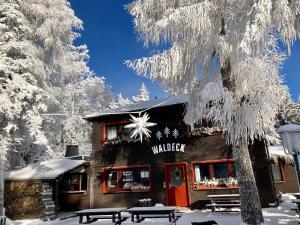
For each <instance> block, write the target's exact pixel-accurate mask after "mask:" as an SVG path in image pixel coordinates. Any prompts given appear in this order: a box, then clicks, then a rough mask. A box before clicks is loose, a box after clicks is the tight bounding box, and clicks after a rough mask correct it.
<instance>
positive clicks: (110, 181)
mask: <svg viewBox="0 0 300 225" xmlns="http://www.w3.org/2000/svg"><path fill="white" fill-rule="evenodd" d="M102 176H103V184H102V185H103V186H102V191H103V192H104V193H120V192H149V191H150V187H151V185H150V166H149V165H143V166H140V165H136V166H123V167H113V168H106V169H104V173H103V174H102Z"/></svg>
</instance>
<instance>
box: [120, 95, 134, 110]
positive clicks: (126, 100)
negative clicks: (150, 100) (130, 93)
mask: <svg viewBox="0 0 300 225" xmlns="http://www.w3.org/2000/svg"><path fill="white" fill-rule="evenodd" d="M117 100H118V101H117V105H118V107H124V106H126V105H130V104H132V102H131V101H130V99H129V98H128V97H126V98H124V97H123V95H122V93H119V94H118V99H117Z"/></svg>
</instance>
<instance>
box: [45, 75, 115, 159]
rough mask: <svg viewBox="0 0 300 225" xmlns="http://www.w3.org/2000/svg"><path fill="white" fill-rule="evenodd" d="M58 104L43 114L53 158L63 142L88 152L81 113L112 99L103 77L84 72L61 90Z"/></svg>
mask: <svg viewBox="0 0 300 225" xmlns="http://www.w3.org/2000/svg"><path fill="white" fill-rule="evenodd" d="M57 98H58V104H56V107H53V109H52V110H51V113H49V114H48V115H47V122H46V124H45V130H47V135H46V136H47V138H48V140H49V142H50V145H51V148H52V149H53V151H54V152H55V157H63V156H64V153H65V149H66V148H65V145H67V144H76V145H78V146H79V151H80V154H83V155H90V153H91V142H90V133H91V127H90V124H89V123H88V122H87V121H85V120H84V119H83V117H84V115H86V114H89V113H93V112H99V111H101V110H103V109H106V108H109V104H110V102H111V100H112V95H111V93H110V90H109V87H107V86H106V85H105V79H104V78H103V77H97V76H95V75H88V76H84V77H82V78H81V79H80V80H78V81H76V82H75V83H73V82H72V83H69V84H67V85H66V87H65V88H64V89H62V90H61V92H60V93H59V95H58V96H57Z"/></svg>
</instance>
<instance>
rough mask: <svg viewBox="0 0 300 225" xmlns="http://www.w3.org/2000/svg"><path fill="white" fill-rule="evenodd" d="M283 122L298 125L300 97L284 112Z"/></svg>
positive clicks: (299, 122) (299, 121)
mask: <svg viewBox="0 0 300 225" xmlns="http://www.w3.org/2000/svg"><path fill="white" fill-rule="evenodd" d="M283 120H284V123H294V124H300V97H299V98H298V101H297V102H295V103H292V104H290V105H289V107H288V108H287V109H286V110H285V112H284V119H283Z"/></svg>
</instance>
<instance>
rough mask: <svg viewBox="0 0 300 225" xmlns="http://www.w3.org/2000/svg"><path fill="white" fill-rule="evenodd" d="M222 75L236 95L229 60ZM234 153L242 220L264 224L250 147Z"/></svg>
mask: <svg viewBox="0 0 300 225" xmlns="http://www.w3.org/2000/svg"><path fill="white" fill-rule="evenodd" d="M221 74H222V80H223V86H224V87H226V88H227V89H228V90H229V91H230V92H232V93H234V91H235V83H234V81H233V80H232V79H231V77H230V74H231V64H230V61H229V60H227V61H226V63H225V65H224V67H223V68H222V69H221ZM230 135H233V134H230ZM241 143H244V141H243V140H241ZM232 153H233V158H234V162H235V171H236V175H237V177H238V182H239V191H240V199H241V216H242V220H243V222H244V223H247V224H249V225H259V224H261V223H263V221H264V218H263V214H262V209H261V205H260V199H259V194H258V190H257V186H256V182H255V177H254V173H253V168H252V164H251V158H250V154H249V149H248V145H246V144H245V145H241V146H240V145H235V146H233V148H232Z"/></svg>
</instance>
